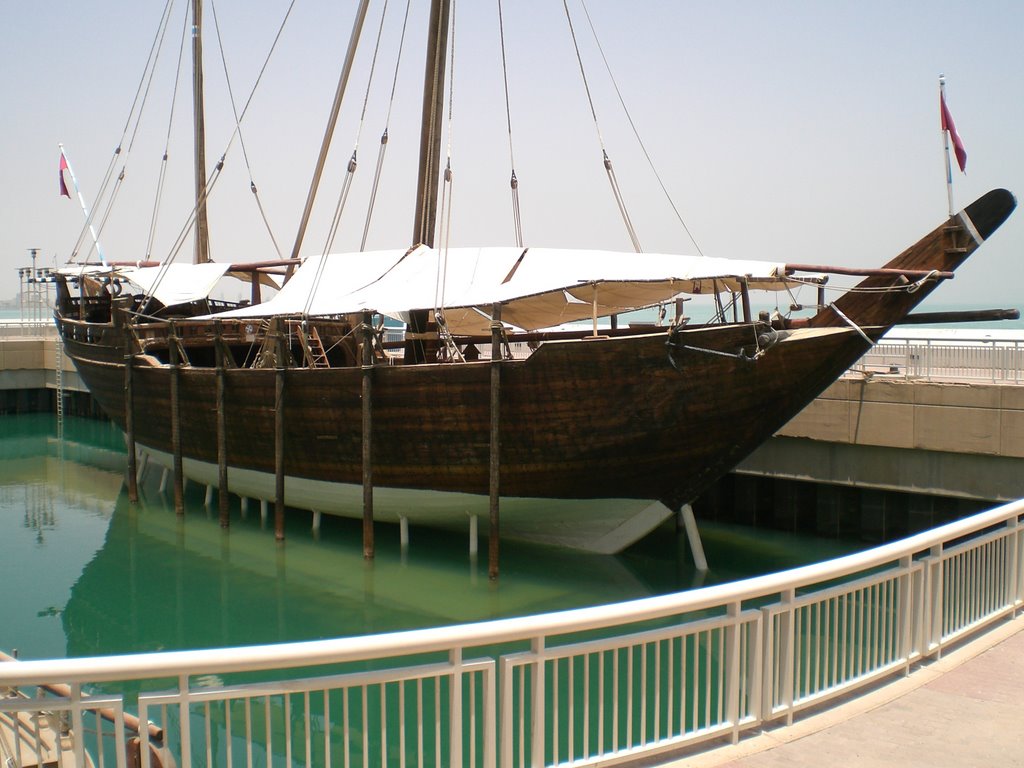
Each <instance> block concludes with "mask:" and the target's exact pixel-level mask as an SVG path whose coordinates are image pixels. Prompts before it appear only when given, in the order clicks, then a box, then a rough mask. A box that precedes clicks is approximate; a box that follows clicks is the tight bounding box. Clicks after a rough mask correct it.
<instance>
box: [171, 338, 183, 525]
mask: <svg viewBox="0 0 1024 768" xmlns="http://www.w3.org/2000/svg"><path fill="white" fill-rule="evenodd" d="M167 351H168V356H169V359H170V363H171V452H172V453H173V454H174V478H173V480H174V512H175V514H178V515H184V514H185V476H184V474H183V473H182V469H181V401H180V392H179V389H180V381H179V379H180V378H181V363H180V361H179V360H178V335H177V333H176V332H175V328H174V323H173V322H172V323H171V324H170V329H169V330H168V336H167Z"/></svg>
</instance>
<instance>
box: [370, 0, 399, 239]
mask: <svg viewBox="0 0 1024 768" xmlns="http://www.w3.org/2000/svg"><path fill="white" fill-rule="evenodd" d="M411 4H412V0H406V3H405V18H404V20H403V21H402V35H401V37H400V38H399V41H398V55H397V56H396V57H395V73H394V75H393V76H392V78H391V98H390V99H389V100H388V112H387V116H386V117H385V118H384V130H383V132H382V133H381V135H380V147H379V149H378V150H377V165H376V166H375V168H374V171H373V184H372V185H371V187H370V200H369V203H368V204H367V207H366V221H365V223H364V224H363V238H362V240H360V241H359V250H360V251H365V250H366V239H367V237H369V234H370V221H371V220H372V219H373V208H374V205H375V204H376V202H377V191H378V190H379V189H380V177H381V171H382V170H383V168H384V154H385V152H386V151H387V146H388V128H389V127H390V125H391V110H392V108H393V107H394V104H395V90H396V89H397V87H398V68H399V66H400V65H401V63H402V51H403V50H404V49H405V31H406V28H407V27H408V25H409V8H410V6H411ZM381 21H382V22H383V17H382V19H381Z"/></svg>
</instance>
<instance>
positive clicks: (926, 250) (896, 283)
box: [809, 189, 1017, 336]
mask: <svg viewBox="0 0 1024 768" xmlns="http://www.w3.org/2000/svg"><path fill="white" fill-rule="evenodd" d="M1016 207H1017V200H1016V198H1014V196H1013V195H1012V194H1011V193H1010V192H1009V191H1007V190H1005V189H994V190H992V191H991V192H988V193H986V194H984V195H982V196H981V197H979V198H978V199H977V200H975V201H974V202H973V203H971V204H970V205H968V206H967V207H966V208H964V210H962V211H960V213H958V214H956V215H955V216H952V217H950V218H949V219H948V220H947V221H945V222H943V223H942V224H941V225H939V226H938V227H936V228H935V229H934V230H932V231H931V232H929V233H928V234H927V235H925V236H924V237H923V238H921V239H920V240H919V241H918V242H916V243H915V244H914V245H912V246H910V247H909V248H907V250H905V251H903V253H901V254H900V255H899V256H897V257H896V258H894V259H893V260H892V261H890V262H889V263H888V264H885V265H884V266H885V268H887V269H894V270H895V269H898V270H907V271H913V270H917V271H935V272H952V271H953V270H955V269H956V268H957V267H959V266H960V265H961V264H963V262H964V261H966V260H967V257H968V256H970V255H971V254H972V253H973V252H974V251H975V250H977V249H978V247H979V246H980V245H981V244H982V243H983V242H984V241H985V240H987V239H988V237H989V236H990V235H991V234H992V233H993V232H995V231H996V230H997V229H998V228H999V226H1000V225H1001V224H1002V223H1003V222H1004V221H1006V219H1007V218H1008V217H1009V216H1010V214H1011V213H1013V209H1014V208H1016ZM939 282H940V281H939V280H938V279H933V278H923V279H921V280H918V281H915V282H911V281H909V280H908V279H907V278H906V277H899V276H895V277H893V276H873V277H868V278H866V279H865V280H862V281H861V282H860V283H858V284H857V286H856V288H854V289H853V290H851V291H849V292H847V293H846V294H844V295H843V297H842V298H840V299H837V300H836V302H835V303H834V304H833V305H829V306H827V307H825V308H824V309H822V310H821V311H820V312H818V314H816V315H815V316H814V317H812V318H811V319H810V323H809V324H810V325H811V326H814V327H819V328H820V327H827V326H834V325H844V324H846V323H847V320H846V319H844V317H845V318H848V321H849V322H852V323H855V324H856V325H857V326H860V327H868V326H871V327H873V328H876V329H878V330H876V331H875V335H876V336H879V335H881V333H883V332H884V331H885V330H887V329H888V328H889V327H891V326H892V325H893V324H894V323H896V322H898V321H899V320H901V319H902V318H903V317H904V316H905V315H906V314H907V313H908V312H910V310H912V309H913V308H914V307H915V306H917V305H918V304H920V303H921V302H922V301H923V300H924V299H925V297H926V296H928V294H930V293H931V292H932V291H933V290H935V288H936V287H937V286H938V284H939ZM833 307H835V309H833ZM837 310H838V311H837ZM839 313H842V315H843V316H844V317H840V314H839Z"/></svg>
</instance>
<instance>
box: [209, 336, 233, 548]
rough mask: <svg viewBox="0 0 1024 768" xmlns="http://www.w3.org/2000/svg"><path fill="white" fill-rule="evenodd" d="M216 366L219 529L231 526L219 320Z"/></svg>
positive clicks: (224, 383)
mask: <svg viewBox="0 0 1024 768" xmlns="http://www.w3.org/2000/svg"><path fill="white" fill-rule="evenodd" d="M213 332H214V336H215V348H216V365H217V406H216V408H217V506H218V511H219V513H220V527H221V528H227V527H228V526H229V525H230V524H231V515H230V514H229V510H228V422H227V414H226V413H225V405H226V398H225V391H226V389H227V382H226V380H225V378H224V377H225V375H226V374H225V371H224V336H223V333H222V326H221V321H220V320H214V321H213Z"/></svg>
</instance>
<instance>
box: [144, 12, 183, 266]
mask: <svg viewBox="0 0 1024 768" xmlns="http://www.w3.org/2000/svg"><path fill="white" fill-rule="evenodd" d="M187 29H188V14H187V13H186V14H185V18H184V20H183V23H182V25H181V42H180V43H179V45H178V64H177V66H176V67H175V68H174V90H172V91H171V109H170V114H169V115H168V117H167V135H166V137H165V138H164V153H163V157H162V158H161V160H160V174H159V176H158V178H157V182H156V195H155V196H154V199H153V215H152V216H151V217H150V220H149V238H148V239H147V240H146V257H145V258H146V261H149V258H150V256H151V255H152V254H153V242H154V240H155V239H156V225H157V220H158V218H159V215H160V202H161V201H162V200H163V194H164V183H165V182H166V180H167V157H168V155H169V151H170V147H171V127H172V126H173V125H174V111H175V108H176V107H177V105H178V86H179V85H180V82H181V62H182V60H183V59H184V58H185V32H186V30H187Z"/></svg>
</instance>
